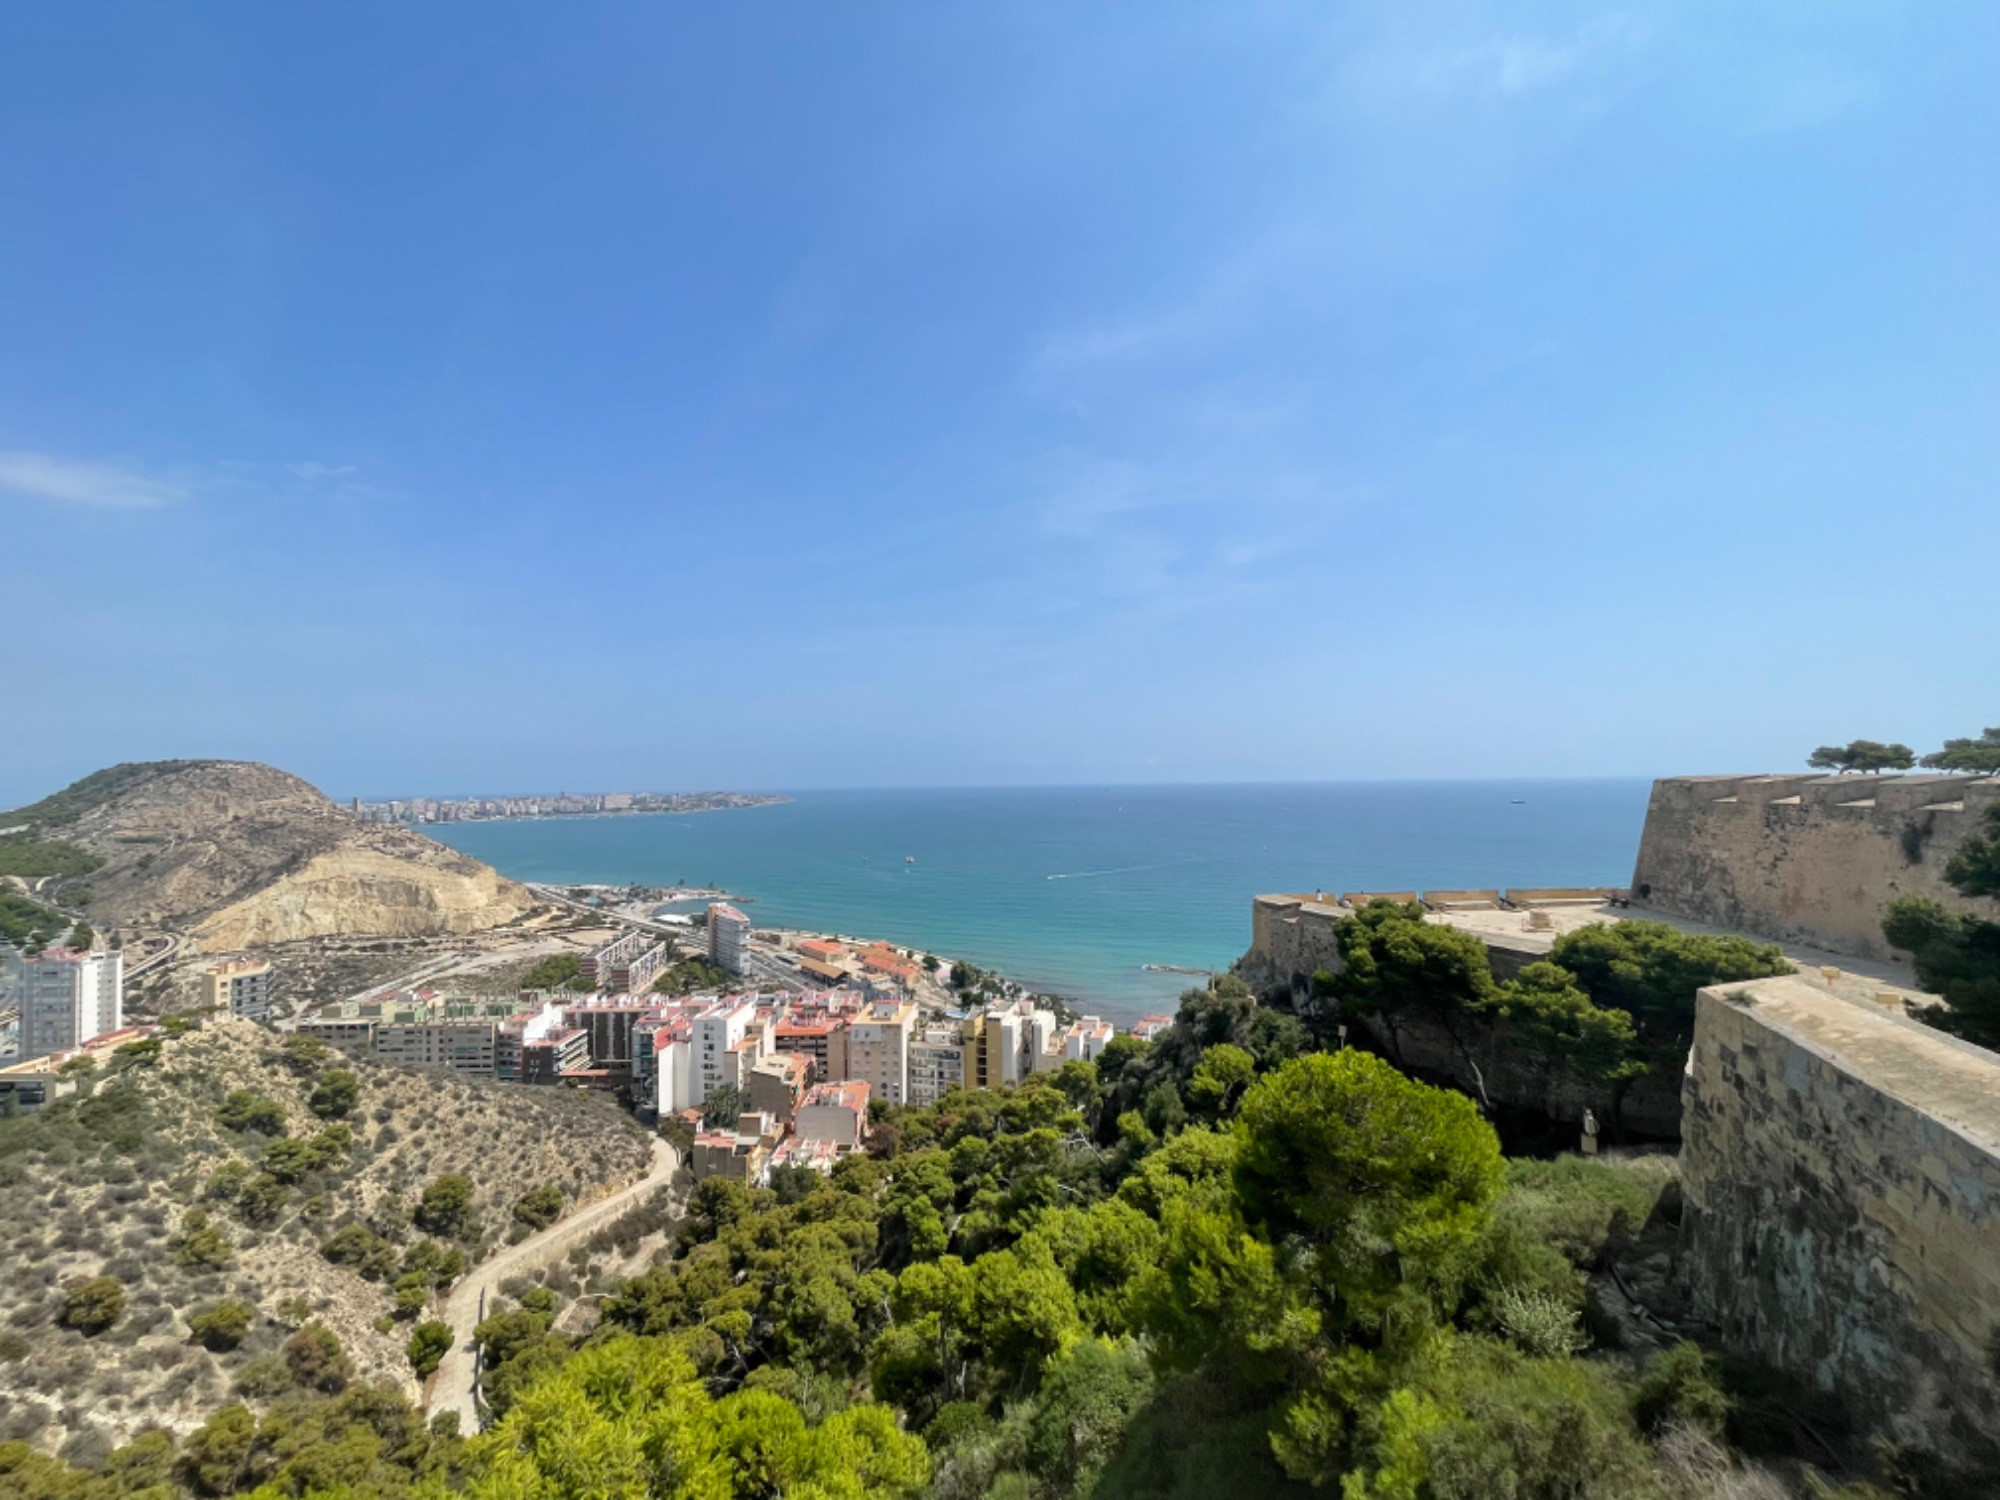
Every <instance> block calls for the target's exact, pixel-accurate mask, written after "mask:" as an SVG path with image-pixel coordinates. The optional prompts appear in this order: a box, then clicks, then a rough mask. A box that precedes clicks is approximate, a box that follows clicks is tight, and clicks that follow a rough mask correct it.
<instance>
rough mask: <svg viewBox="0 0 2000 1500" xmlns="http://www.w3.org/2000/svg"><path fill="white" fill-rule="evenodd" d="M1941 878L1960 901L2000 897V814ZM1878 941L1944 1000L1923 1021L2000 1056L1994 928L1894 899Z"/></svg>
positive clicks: (1955, 855) (1920, 902)
mask: <svg viewBox="0 0 2000 1500" xmlns="http://www.w3.org/2000/svg"><path fill="white" fill-rule="evenodd" d="M1988 733H1989V734H1991V733H1992V731H1990V730H1989V731H1988ZM1944 878H1945V880H1946V882H1947V883H1949V884H1950V885H1951V887H1952V888H1953V889H1954V890H1956V891H1957V892H1958V893H1959V894H1960V895H1962V896H1974V897H1978V896H1988V897H2000V806H1995V807H1989V808H1987V810H1986V819H1985V826H1984V827H1982V828H1980V829H1979V830H1977V831H1976V832H1974V833H1972V834H1969V835H1968V836H1967V837H1966V839H1965V840H1964V842H1962V843H1961V844H1960V845H1959V846H1958V848H1956V849H1955V850H1953V851H1952V856H1951V858H1950V859H1949V860H1948V861H1946V863H1945V867H1944ZM1882 935H1883V936H1884V937H1886V938H1887V939H1888V940H1889V941H1890V943H1891V944H1893V945H1894V946H1895V947H1898V948H1901V949H1904V950H1905V951H1906V952H1908V953H1909V954H1910V956H1911V959H1912V960H1913V962H1914V963H1915V966H1916V970H1917V982H1918V983H1919V984H1921V985H1922V986H1923V987H1924V988H1925V989H1927V990H1929V991H1930V992H1931V993H1933V994H1935V995H1938V996H1940V997H1942V998H1943V1000H1944V1004H1943V1005H1935V1006H1932V1007H1931V1008H1930V1009H1929V1010H1927V1011H1925V1012H1924V1019H1925V1020H1927V1021H1929V1022H1930V1023H1931V1024H1932V1025H1933V1026H1937V1027H1940V1028H1942V1029H1943V1030H1946V1031H1951V1032H1955V1033H1956V1034H1958V1035H1959V1036H1962V1037H1965V1038H1966V1039H1967V1040H1969V1041H1974V1042H1978V1043H1979V1044H1981V1045H1982V1046H1986V1047H1993V1048H1996V1049H2000V922H1994V921H1992V920H1990V919H1988V918H1986V917H1979V916H1973V915H1971V914H1970V913H1958V912H1950V911H1946V910H1945V909H1944V907H1942V906H1940V905H1939V904H1938V903H1937V902H1935V901H1933V900H1931V899H1930V898H1929V897H1927V896H1898V897H1897V898H1896V899H1895V900H1894V901H1891V902H1890V903H1889V909H1888V912H1887V914H1886V915H1885V916H1884V917H1883V919H1882Z"/></svg>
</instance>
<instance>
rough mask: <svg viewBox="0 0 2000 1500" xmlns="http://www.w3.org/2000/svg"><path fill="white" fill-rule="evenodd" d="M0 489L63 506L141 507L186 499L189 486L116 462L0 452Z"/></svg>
mask: <svg viewBox="0 0 2000 1500" xmlns="http://www.w3.org/2000/svg"><path fill="white" fill-rule="evenodd" d="M0 491H6V492H8V493H10V494H15V495H27V496H29V497H31V498H33V499H36V500H54V501H57V502H58V503H60V504H64V505H88V506H96V507H99V508H101V509H105V510H145V509H150V508H152V507H155V506H161V505H173V504H175V503H177V502H178V501H181V500H185V499H186V498H187V497H188V496H189V495H190V494H191V493H192V492H193V487H192V486H191V485H188V484H186V483H184V482H182V481H180V480H177V479H168V478H162V477H160V476H157V475H150V474H140V473H137V472H135V471H133V470H131V469H122V468H120V467H118V466H117V465H116V464H98V463H79V462H77V461H76V460H74V459H66V458H54V457H51V456H50V455H49V454H46V453H0Z"/></svg>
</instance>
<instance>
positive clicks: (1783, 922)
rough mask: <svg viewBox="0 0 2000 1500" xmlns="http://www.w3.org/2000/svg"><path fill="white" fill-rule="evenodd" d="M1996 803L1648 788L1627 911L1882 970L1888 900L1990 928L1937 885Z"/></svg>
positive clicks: (1826, 785) (1888, 794) (1849, 784)
mask: <svg viewBox="0 0 2000 1500" xmlns="http://www.w3.org/2000/svg"><path fill="white" fill-rule="evenodd" d="M1996 802H2000V781H1996V780H1994V779H1974V778H1969V777H1965V776H1816V775H1815V776H1681V777H1674V778H1670V779H1667V780H1662V781H1656V782H1654V783H1653V795H1652V800H1651V802H1650V804H1649V805H1648V806H1647V809H1646V830H1645V833H1644V834H1643V835H1642V836H1641V838H1640V841H1639V860H1638V864H1637V866H1636V867H1635V868H1634V870H1633V872H1632V899H1633V901H1634V902H1635V903H1636V904H1638V905H1640V906H1647V907H1652V908H1654V909H1656V910H1658V911H1662V912H1665V913H1667V914H1669V915H1671V916H1677V917H1684V918H1687V919H1689V920H1692V921H1696V922H1702V923H1706V924H1708V925H1709V926H1712V927H1720V928H1724V929H1727V930H1729V931H1731V932H1742V933H1748V934H1750V935H1751V936H1754V937H1763V938H1774V939H1777V940H1778V941H1780V942H1792V943H1806V944H1811V945H1812V946H1814V947H1818V948H1825V949H1827V950H1829V951H1831V952H1834V953H1844V954H1850V955H1852V956H1854V957H1857V958H1867V959H1888V958H1891V957H1893V956H1894V955H1893V953H1892V951H1891V949H1890V947H1889V945H1888V943H1887V942H1886V941H1884V939H1883V937H1882V912H1883V909H1884V908H1885V907H1886V906H1887V905H1888V904H1889V902H1890V901H1891V900H1892V899H1893V898H1894V897H1896V896H1901V895H1920V896H1929V897H1931V898H1932V899H1933V900H1936V901H1938V902H1940V903H1941V904H1943V905H1944V906H1946V907H1948V908H1950V909H1951V910H1953V911H1970V912H1977V913H1979V914H1980V915H1982V916H1986V917H1991V918H1995V919H2000V902H1993V901H1973V900H1967V899H1966V898H1965V897H1962V896H1960V895H1959V894H1958V893H1957V892H1955V891H1953V890H1952V888H1951V887H1950V886H1948V885H1946V884H1945V882H1944V865H1945V861H1946V859H1948V858H1949V857H1950V855H1951V851H1952V850H1953V849H1955V848H1957V847H1958V844H1959V842H1960V841H1961V840H1963V839H1964V838H1965V836H1966V835H1967V834H1968V833H1970V832H1972V831H1973V830H1974V829H1975V828H1977V827H1978V826H1979V825H1980V823H1981V822H1982V821H1983V819H1984V816H1985V813H1986V809H1987V808H1989V807H1991V806H1993V805H1994V804H1995V803H1996Z"/></svg>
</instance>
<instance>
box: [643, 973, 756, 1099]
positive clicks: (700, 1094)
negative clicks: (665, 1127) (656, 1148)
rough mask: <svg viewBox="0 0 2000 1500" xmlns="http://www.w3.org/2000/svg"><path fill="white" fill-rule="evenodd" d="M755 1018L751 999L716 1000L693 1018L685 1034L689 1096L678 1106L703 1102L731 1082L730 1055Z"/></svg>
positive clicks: (732, 1064)
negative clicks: (684, 1102)
mask: <svg viewBox="0 0 2000 1500" xmlns="http://www.w3.org/2000/svg"><path fill="white" fill-rule="evenodd" d="M756 1018H757V1002H756V1001H755V1000H751V999H741V1000H719V1001H717V1002H716V1003H715V1004H714V1005H712V1006H710V1007H709V1008H708V1009H707V1010H705V1011H703V1012H702V1013H701V1014H700V1015H698V1016H696V1017H695V1018H694V1026H693V1027H692V1029H691V1032H690V1036H689V1041H690V1045H691V1049H692V1050H691V1055H690V1059H689V1074H688V1092H689V1094H690V1095H691V1097H690V1098H689V1100H688V1102H687V1104H685V1105H682V1106H680V1107H681V1108H683V1109H686V1108H691V1107H693V1106H695V1105H699V1104H702V1103H705V1102H706V1101H707V1099H708V1096H709V1094H710V1093H712V1092H713V1091H714V1090H716V1089H719V1088H721V1087H722V1086H723V1085H724V1084H726V1083H731V1082H733V1081H734V1079H735V1075H736V1070H737V1058H736V1057H735V1055H734V1054H735V1052H736V1050H737V1048H738V1047H739V1046H740V1045H741V1043H742V1041H743V1038H744V1035H745V1034H746V1033H747V1032H748V1031H749V1029H750V1023H751V1022H752V1021H754V1020H755V1019H756ZM752 1061H755V1059H752ZM662 1071H663V1072H664V1071H665V1070H664V1069H662Z"/></svg>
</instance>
